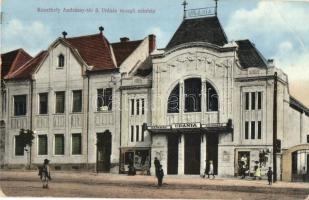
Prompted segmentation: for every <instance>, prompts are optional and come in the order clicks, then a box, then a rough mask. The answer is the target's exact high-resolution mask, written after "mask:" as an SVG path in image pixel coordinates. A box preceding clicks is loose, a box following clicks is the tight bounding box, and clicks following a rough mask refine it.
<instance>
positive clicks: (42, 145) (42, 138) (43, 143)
mask: <svg viewBox="0 0 309 200" xmlns="http://www.w3.org/2000/svg"><path fill="white" fill-rule="evenodd" d="M38 145H39V147H38V155H47V149H48V148H47V135H39V136H38Z"/></svg>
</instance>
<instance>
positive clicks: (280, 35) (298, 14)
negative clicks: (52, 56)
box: [1, 0, 309, 81]
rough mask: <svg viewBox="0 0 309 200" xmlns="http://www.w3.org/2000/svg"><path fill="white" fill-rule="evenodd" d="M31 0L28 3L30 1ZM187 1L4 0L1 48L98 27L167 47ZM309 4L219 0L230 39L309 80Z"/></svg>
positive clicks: (198, 2) (202, 0) (194, 2)
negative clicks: (243, 41) (249, 45)
mask: <svg viewBox="0 0 309 200" xmlns="http://www.w3.org/2000/svg"><path fill="white" fill-rule="evenodd" d="M187 1H188V3H189V5H188V8H199V7H205V6H213V5H214V1H213V0H187ZM25 2H27V3H25ZM181 3H182V0H169V1H168V0H87V1H86V0H27V1H25V0H3V1H2V4H3V5H2V11H3V12H4V19H3V24H2V46H1V48H2V52H6V51H9V50H12V49H16V48H24V49H25V50H26V51H28V52H30V53H31V54H32V55H35V54H36V53H38V52H39V51H40V50H42V49H46V48H48V46H49V44H51V42H52V41H54V40H55V39H56V38H57V37H59V36H61V32H62V31H63V30H65V31H67V32H68V37H70V36H71V37H72V36H79V35H85V34H94V33H97V32H98V27H99V26H101V25H102V26H104V28H105V31H104V34H105V36H106V37H107V38H108V40H109V41H110V42H117V41H119V38H120V37H123V36H127V37H129V38H130V39H131V40H134V39H141V38H144V37H146V36H147V35H148V34H150V33H154V34H156V35H157V39H158V47H161V48H162V47H164V46H165V45H166V43H167V42H168V41H169V39H170V38H171V37H172V35H173V33H174V32H175V31H176V29H177V27H178V26H179V24H180V23H181V21H182V16H183V11H182V9H183V8H182V6H181ZM38 8H59V9H60V10H61V11H62V10H63V8H80V9H86V8H92V9H95V8H99V9H100V8H111V9H113V8H114V9H118V10H119V9H135V10H137V9H140V8H145V9H147V8H148V9H153V10H155V13H153V14H137V13H135V14H120V13H113V14H111V13H109V14H106V13H105V14H104V13H95V12H94V13H64V12H60V13H51V12H37V9H38ZM307 13H309V3H306V2H302V1H293V2H291V1H256V0H250V1H248V0H220V1H219V8H218V16H219V19H220V21H221V23H222V25H223V28H224V29H225V32H226V34H227V36H228V38H229V40H230V41H231V40H238V39H247V38H249V39H250V40H251V41H252V42H254V43H255V45H256V47H257V48H258V49H259V50H260V51H261V52H262V54H263V55H264V56H265V57H266V58H275V63H276V65H277V66H278V67H280V68H282V69H283V70H284V71H285V72H286V73H288V74H289V78H290V79H292V80H293V79H302V80H306V81H308V80H309V50H308V46H309V37H308V36H309V26H308V21H309V15H308V14H307Z"/></svg>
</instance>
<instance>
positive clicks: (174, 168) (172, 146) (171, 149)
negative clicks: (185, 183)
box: [167, 134, 179, 174]
mask: <svg viewBox="0 0 309 200" xmlns="http://www.w3.org/2000/svg"><path fill="white" fill-rule="evenodd" d="M178 141H179V138H178V135H174V134H170V135H168V149H167V153H168V155H167V174H178Z"/></svg>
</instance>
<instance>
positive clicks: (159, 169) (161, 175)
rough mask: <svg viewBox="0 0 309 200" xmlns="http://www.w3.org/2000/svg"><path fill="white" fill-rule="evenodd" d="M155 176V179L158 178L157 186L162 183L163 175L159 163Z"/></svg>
mask: <svg viewBox="0 0 309 200" xmlns="http://www.w3.org/2000/svg"><path fill="white" fill-rule="evenodd" d="M156 176H157V179H158V186H159V187H161V186H162V183H163V176H164V171H163V169H162V165H159V168H158V171H157V174H156Z"/></svg>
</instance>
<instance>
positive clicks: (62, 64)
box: [58, 54, 64, 68]
mask: <svg viewBox="0 0 309 200" xmlns="http://www.w3.org/2000/svg"><path fill="white" fill-rule="evenodd" d="M58 67H61V68H62V67H64V55H62V54H60V55H59V56H58Z"/></svg>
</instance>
